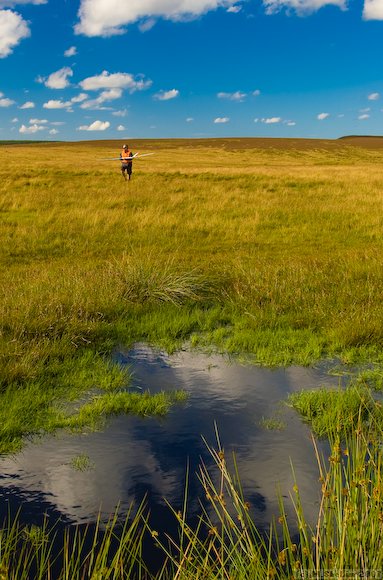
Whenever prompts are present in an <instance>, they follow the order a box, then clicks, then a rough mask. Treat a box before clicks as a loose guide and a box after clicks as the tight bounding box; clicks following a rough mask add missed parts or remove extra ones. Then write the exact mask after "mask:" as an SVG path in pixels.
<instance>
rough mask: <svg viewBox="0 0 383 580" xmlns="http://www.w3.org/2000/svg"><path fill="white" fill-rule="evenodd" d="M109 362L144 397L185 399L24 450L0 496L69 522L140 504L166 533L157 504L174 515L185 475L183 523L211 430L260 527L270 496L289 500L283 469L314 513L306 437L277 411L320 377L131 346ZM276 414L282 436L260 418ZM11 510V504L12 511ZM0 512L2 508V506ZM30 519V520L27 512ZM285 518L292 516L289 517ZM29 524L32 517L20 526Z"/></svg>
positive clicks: (7, 460)
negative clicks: (163, 413)
mask: <svg viewBox="0 0 383 580" xmlns="http://www.w3.org/2000/svg"><path fill="white" fill-rule="evenodd" d="M115 360H116V361H118V362H119V363H121V364H129V365H130V367H131V370H132V372H133V374H134V388H139V389H149V390H150V391H152V392H156V391H160V390H170V389H174V388H183V389H185V390H187V391H188V393H189V399H188V401H187V403H186V404H185V405H181V406H177V407H175V408H174V409H173V410H172V411H171V412H170V413H169V415H168V416H167V417H166V418H164V419H161V420H159V419H155V418H145V419H140V418H136V417H129V416H128V417H125V416H120V417H116V418H114V419H111V420H110V421H109V423H108V426H107V428H106V429H105V430H104V431H103V432H97V433H91V434H89V433H88V434H81V435H69V434H63V433H62V434H60V435H59V436H56V437H46V438H44V439H42V440H41V441H40V442H39V443H38V444H28V445H26V447H25V448H24V450H23V451H22V453H20V454H18V455H17V456H15V457H3V458H2V459H1V460H0V473H1V476H0V494H1V497H2V498H3V500H4V499H9V498H10V491H11V490H12V489H16V488H15V485H17V493H15V494H14V495H13V496H12V497H14V498H16V500H17V498H20V502H24V501H25V500H28V501H31V502H33V505H40V506H41V511H47V512H48V513H49V512H50V511H51V512H52V513H57V512H59V513H61V514H63V516H64V517H65V518H66V519H67V520H70V521H72V522H77V523H79V522H86V521H93V520H94V519H95V518H96V515H97V513H98V512H99V510H100V509H101V511H102V513H103V515H104V516H105V517H107V516H108V515H109V514H110V513H111V512H113V511H114V509H115V506H116V505H117V504H118V503H120V505H121V508H122V509H126V508H127V506H128V505H129V504H130V503H131V501H132V500H136V501H138V502H139V501H141V499H142V498H143V496H144V495H145V494H146V495H147V498H148V502H149V504H150V508H151V513H152V521H153V525H154V526H155V527H156V528H160V529H161V527H162V528H165V527H167V526H168V525H169V524H168V522H167V518H168V508H167V507H166V502H165V500H164V498H166V499H167V500H168V501H169V502H170V503H171V504H172V505H173V506H174V507H175V509H178V508H180V507H181V506H182V500H183V493H184V485H185V472H186V465H187V463H189V465H190V473H191V474H192V475H191V477H190V482H189V496H190V507H189V511H190V513H193V512H196V511H197V510H198V501H199V498H200V497H201V496H203V494H202V493H201V488H200V485H199V483H198V481H197V478H196V476H195V475H194V474H195V472H196V470H197V469H198V465H199V463H200V460H201V457H202V458H204V460H205V461H207V462H208V463H209V462H210V460H209V455H208V453H207V451H206V447H205V444H204V442H203V441H202V439H201V435H203V436H204V437H205V438H206V440H207V441H208V442H209V443H210V444H213V445H214V442H215V432H214V422H216V423H217V426H218V429H219V433H220V437H221V440H222V444H223V445H224V447H225V449H226V452H227V454H228V453H229V452H231V451H234V452H235V454H236V457H237V462H238V466H239V472H240V475H241V480H242V484H243V488H244V491H245V495H246V497H247V499H249V500H250V501H251V503H252V510H253V513H254V517H255V519H256V521H257V523H258V524H259V525H260V526H268V524H269V522H270V519H271V517H272V515H273V514H275V513H277V499H276V488H277V486H280V489H281V492H282V493H283V494H284V495H288V494H289V493H290V492H291V490H292V487H293V485H294V481H293V475H292V470H291V463H290V462H292V463H293V465H294V469H295V472H296V473H297V477H298V483H299V487H300V489H301V492H302V495H303V499H304V501H305V504H306V509H307V511H306V513H307V517H309V518H310V517H314V514H315V512H316V510H317V497H318V471H317V467H316V462H315V457H314V453H313V448H312V442H311V436H310V431H309V429H308V428H307V427H306V426H305V425H303V424H302V423H301V421H300V420H299V417H298V416H297V415H296V414H295V413H294V412H293V411H291V410H289V409H287V408H286V407H285V406H281V401H282V400H285V399H286V397H287V395H288V393H290V392H292V391H295V390H300V389H302V388H313V387H318V386H321V385H333V386H336V385H337V381H338V379H336V378H335V379H334V378H333V377H329V376H328V374H327V373H326V369H325V368H318V369H306V368H299V367H290V368H288V369H277V370H269V369H263V368H257V367H254V366H246V365H241V364H238V363H235V362H233V361H229V360H228V359H225V358H224V357H221V356H218V355H214V356H206V355H203V354H198V353H190V352H180V353H177V354H175V355H172V356H168V355H167V354H166V353H163V352H160V351H157V350H154V349H151V348H149V347H147V346H145V345H142V344H139V345H135V347H134V348H133V349H131V350H124V349H119V350H118V351H117V352H116V353H115ZM276 410H280V412H281V413H282V415H283V421H284V423H285V424H286V428H285V429H284V430H283V431H275V430H274V431H273V430H271V431H270V430H269V431H268V430H265V429H264V428H262V427H261V426H260V424H259V423H260V421H261V419H262V417H266V418H268V417H270V416H273V415H275V412H276ZM80 454H85V455H87V456H89V458H90V460H91V461H92V462H93V463H94V469H91V470H88V471H84V472H81V471H76V470H74V469H73V466H72V464H71V461H72V459H73V457H75V456H77V455H80ZM16 500H15V501H16ZM1 504H2V506H3V507H2V509H4V505H5V503H4V501H3V502H1ZM32 511H33V510H32ZM288 511H291V510H288ZM27 517H28V518H30V519H33V514H31V515H30V516H27Z"/></svg>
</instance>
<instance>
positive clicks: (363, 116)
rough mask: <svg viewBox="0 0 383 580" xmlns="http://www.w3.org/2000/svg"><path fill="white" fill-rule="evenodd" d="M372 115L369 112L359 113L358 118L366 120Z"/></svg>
mask: <svg viewBox="0 0 383 580" xmlns="http://www.w3.org/2000/svg"><path fill="white" fill-rule="evenodd" d="M369 118H370V115H369V114H368V113H363V115H359V117H358V119H359V121H365V120H366V119H369Z"/></svg>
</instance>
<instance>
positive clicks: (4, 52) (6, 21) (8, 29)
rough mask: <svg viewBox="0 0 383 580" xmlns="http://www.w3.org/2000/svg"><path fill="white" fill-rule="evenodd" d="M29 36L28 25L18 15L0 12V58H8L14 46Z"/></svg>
mask: <svg viewBox="0 0 383 580" xmlns="http://www.w3.org/2000/svg"><path fill="white" fill-rule="evenodd" d="M0 6H1V4H0ZM30 34H31V33H30V30H29V28H28V25H27V23H26V22H25V20H23V18H22V17H21V16H20V14H17V12H12V10H0V58H5V57H6V56H9V55H10V54H11V53H12V51H13V49H14V48H15V46H17V45H18V44H19V42H20V41H21V40H22V39H23V38H27V37H28V36H30Z"/></svg>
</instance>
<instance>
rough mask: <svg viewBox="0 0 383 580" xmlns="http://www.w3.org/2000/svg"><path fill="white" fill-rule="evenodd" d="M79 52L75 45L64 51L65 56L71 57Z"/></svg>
mask: <svg viewBox="0 0 383 580" xmlns="http://www.w3.org/2000/svg"><path fill="white" fill-rule="evenodd" d="M76 54H77V48H76V47H75V46H71V47H70V48H68V49H67V50H66V51H65V52H64V56H66V57H70V56H75V55H76Z"/></svg>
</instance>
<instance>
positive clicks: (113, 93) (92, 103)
mask: <svg viewBox="0 0 383 580" xmlns="http://www.w3.org/2000/svg"><path fill="white" fill-rule="evenodd" d="M121 96H122V89H109V90H107V91H101V93H100V95H99V96H98V97H97V99H91V100H89V101H85V102H84V103H82V105H80V108H81V109H104V108H105V107H103V106H102V105H103V103H107V102H109V101H114V100H115V99H119V98H120V97H121ZM72 100H73V99H72Z"/></svg>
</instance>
